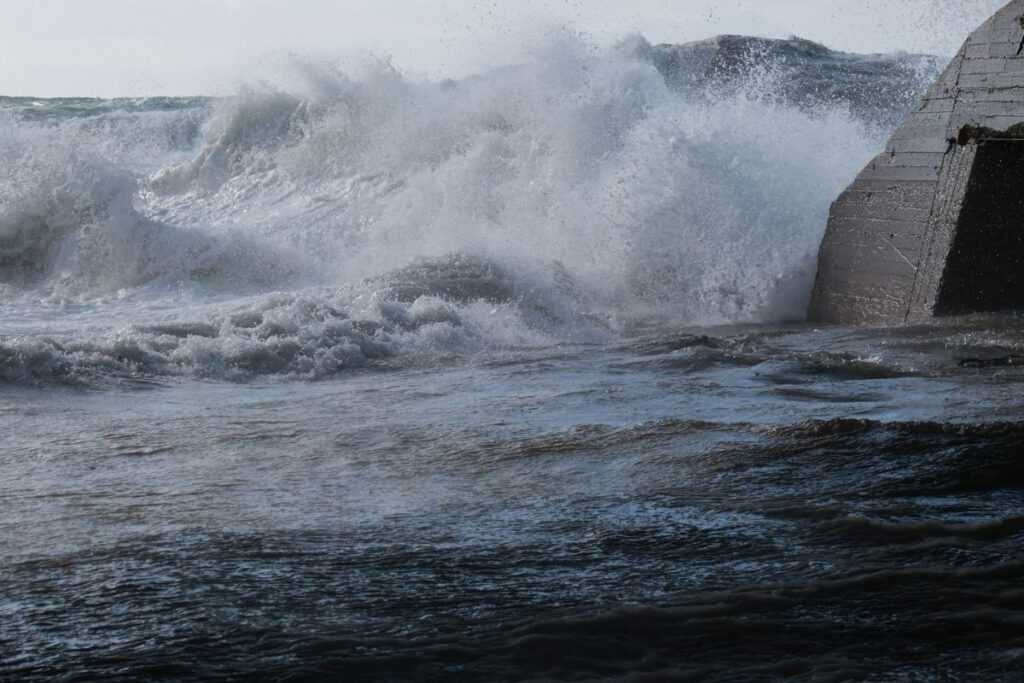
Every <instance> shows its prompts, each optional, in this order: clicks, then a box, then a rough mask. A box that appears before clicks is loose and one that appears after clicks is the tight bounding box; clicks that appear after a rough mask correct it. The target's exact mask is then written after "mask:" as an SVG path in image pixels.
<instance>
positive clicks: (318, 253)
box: [0, 36, 919, 378]
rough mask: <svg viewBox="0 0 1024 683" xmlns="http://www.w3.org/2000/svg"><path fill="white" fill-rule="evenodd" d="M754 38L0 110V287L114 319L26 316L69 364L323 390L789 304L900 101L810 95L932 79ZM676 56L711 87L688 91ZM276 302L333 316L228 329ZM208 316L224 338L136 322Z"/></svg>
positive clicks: (303, 68)
mask: <svg viewBox="0 0 1024 683" xmlns="http://www.w3.org/2000/svg"><path fill="white" fill-rule="evenodd" d="M745 40H747V41H748V42H747V43H742V42H741V43H740V44H739V45H738V46H737V45H735V44H733V43H728V44H726V48H722V44H719V45H718V46H717V47H716V48H715V49H717V50H719V53H716V54H718V55H719V57H721V54H726V55H727V56H729V58H730V60H731V61H729V62H728V64H730V65H731V66H730V67H729V68H728V69H722V68H720V66H715V67H714V68H711V67H709V66H708V64H711V65H712V66H714V65H715V64H719V62H721V59H720V58H719V57H716V59H718V62H716V61H714V59H712V60H711V62H708V59H709V58H708V49H707V46H703V47H701V46H698V47H699V48H700V49H698V50H696V51H694V52H692V54H691V53H688V52H687V51H686V49H684V48H677V49H676V52H675V53H673V55H674V56H673V57H672V60H674V61H672V60H667V58H666V57H665V55H666V54H667V52H666V50H668V48H666V47H664V46H658V47H651V46H649V45H646V44H645V43H643V41H642V39H639V42H637V41H632V42H626V43H623V44H622V45H620V46H618V47H617V48H615V49H611V50H595V49H593V48H592V47H590V46H588V45H586V44H584V43H582V42H581V41H579V40H577V39H574V38H566V37H564V36H563V37H560V38H557V39H553V40H551V41H550V42H549V43H548V44H546V45H545V46H544V48H543V49H540V50H538V51H537V52H536V53H535V54H534V56H533V58H532V59H531V61H529V62H526V63H523V64H521V65H518V66H515V67H507V68H503V69H499V70H495V71H492V72H488V73H484V74H480V75H478V76H473V77H469V78H465V79H463V80H460V81H445V82H440V83H430V82H422V81H413V80H409V79H407V78H405V77H404V76H403V75H402V74H401V73H399V72H397V71H396V70H395V69H393V68H392V67H391V66H390V65H389V64H388V63H387V62H374V63H371V64H369V65H368V66H367V67H366V68H364V69H363V70H362V71H361V72H359V73H358V74H349V73H343V72H340V71H337V70H335V69H332V68H329V67H325V66H323V65H322V64H321V65H312V64H308V65H294V66H293V69H294V71H295V72H296V77H295V79H294V81H293V83H292V84H291V85H290V87H289V88H268V87H262V88H254V89H250V90H248V91H246V92H243V93H241V94H239V95H238V96H236V97H233V98H226V99H220V100H203V99H192V100H154V101H152V102H146V101H141V102H140V101H120V102H107V103H101V102H93V103H92V104H88V103H83V102H81V101H71V100H69V101H62V100H55V101H47V102H42V103H36V102H31V103H27V102H24V101H14V100H9V101H4V103H3V107H0V108H2V109H3V110H4V113H3V115H4V116H5V117H6V120H7V121H8V125H7V126H5V131H6V132H5V135H4V138H3V139H2V141H0V142H2V147H0V149H2V150H3V153H4V156H5V162H6V163H5V164H4V171H3V172H2V174H0V184H2V186H3V190H4V191H3V194H2V199H0V282H2V286H3V288H4V289H3V292H4V296H5V297H6V298H7V299H8V300H10V301H14V300H21V301H25V302H31V301H37V302H47V301H48V302H50V305H62V304H61V302H76V305H81V306H90V305H95V304H96V303H97V302H106V303H104V304H103V305H104V306H113V308H114V309H116V310H117V311H119V312H118V313H116V314H112V315H109V316H107V317H106V318H105V320H106V321H107V322H106V323H105V324H106V325H109V327H106V328H101V329H100V330H96V329H93V331H92V333H91V335H92V336H91V337H90V339H88V340H82V339H76V333H75V332H74V331H73V330H66V329H64V330H61V334H60V335H53V334H52V332H54V331H53V330H49V329H35V328H34V327H33V326H32V325H28V324H25V325H23V326H22V327H23V328H25V329H27V331H28V332H29V333H30V334H43V333H46V334H50V337H48V338H49V339H51V340H54V341H55V343H57V344H58V346H52V347H50V346H48V347H47V349H49V350H47V353H51V352H52V353H54V354H57V357H62V358H65V359H66V358H70V357H72V356H74V354H78V355H77V356H74V357H76V358H78V361H76V362H75V363H72V364H71V365H70V366H68V367H70V368H71V369H69V370H67V372H66V373H64V374H68V375H75V374H76V373H77V372H78V369H82V368H84V369H85V370H87V372H86V374H87V375H91V374H92V372H93V371H94V370H96V369H97V368H101V367H103V366H104V363H105V362H106V361H103V362H102V363H101V362H99V361H96V362H93V360H89V359H94V360H95V359H96V358H103V359H109V358H113V359H114V361H115V362H116V363H119V364H120V367H121V368H122V370H123V371H126V372H131V373H142V374H147V373H157V374H164V373H168V372H171V373H179V372H184V373H186V374H200V375H206V376H214V377H225V378H245V377H249V376H252V375H260V374H271V375H284V376H302V377H318V376H325V375H330V374H332V373H333V372H336V371H338V370H339V369H340V368H343V367H345V368H347V367H359V366H361V364H362V363H363V362H367V361H373V359H375V358H380V357H383V356H389V357H390V356H395V355H397V356H406V355H408V354H412V355H413V356H415V355H416V354H418V353H420V352H421V351H424V350H429V351H431V352H436V353H440V354H442V355H445V354H450V353H454V354H456V355H461V354H463V353H466V352H473V351H475V350H479V349H483V348H488V347H496V346H501V345H504V344H527V345H529V344H538V343H539V344H547V343H557V342H559V341H584V340H593V339H597V338H601V337H602V336H605V335H608V334H618V333H620V332H623V331H626V332H628V331H629V330H630V329H631V328H633V327H634V326H635V325H636V324H638V323H640V322H645V321H646V322H650V321H657V320H661V321H667V322H672V323H677V324H678V323H682V324H712V323H723V322H772V321H783V320H797V319H800V318H802V315H803V311H804V309H805V306H806V301H807V297H808V293H809V291H810V285H811V281H812V279H813V275H814V268H815V255H816V254H815V252H816V245H817V244H818V242H819V240H820V236H821V234H822V231H823V227H824V224H825V220H826V217H827V210H828V205H829V202H830V201H831V199H832V198H833V197H834V196H835V195H836V194H837V193H838V191H839V190H840V189H841V188H842V187H843V186H844V184H845V183H846V182H847V181H848V180H849V178H850V177H852V175H853V174H854V173H855V172H856V170H857V169H858V168H860V167H861V166H862V165H863V164H864V162H865V161H866V160H867V159H868V158H869V157H870V155H871V154H872V153H873V151H874V150H875V148H876V147H877V146H878V143H879V140H881V139H882V138H884V135H885V134H886V132H887V131H886V128H885V125H886V124H885V122H886V121H887V120H888V119H889V118H891V115H892V112H893V111H894V110H896V109H899V110H902V108H904V107H905V106H906V103H905V101H903V100H900V101H891V99H888V100H887V99H886V97H889V95H887V94H886V93H887V92H888V91H887V90H885V88H882V89H881V90H878V91H877V92H872V91H866V90H863V89H859V90H858V89H856V88H853V89H851V88H847V89H846V90H836V91H835V92H832V91H829V92H824V91H822V90H821V88H820V87H819V86H818V85H815V84H820V83H821V82H827V80H828V78H827V77H826V76H827V74H828V73H831V72H830V71H829V69H832V68H834V66H835V62H836V61H837V60H839V61H841V62H842V63H843V64H844V65H845V68H847V70H849V69H851V68H853V67H851V65H854V66H857V65H859V66H858V67H857V68H863V69H874V70H876V71H877V70H879V69H880V70H881V73H882V74H883V76H884V77H879V78H878V79H877V80H878V82H879V83H882V84H883V85H886V87H888V88H889V89H890V90H891V89H892V88H893V87H896V86H894V85H893V84H894V83H898V84H899V87H900V88H903V89H906V88H907V87H909V86H908V85H907V83H911V84H913V85H914V86H915V87H917V86H919V84H918V83H917V82H916V81H915V80H914V78H915V76H914V75H913V74H914V73H916V72H914V71H913V69H912V68H911V67H912V66H913V64H910V66H908V63H910V62H912V60H910V58H908V57H906V56H894V57H893V58H891V59H884V58H880V57H871V58H857V57H853V56H849V55H837V53H829V52H828V51H827V50H824V48H820V46H818V48H820V49H817V50H809V48H808V44H806V41H803V42H800V41H790V42H786V41H782V42H778V43H770V44H769V43H765V41H758V40H754V39H745ZM723 44H724V43H723ZM766 45H768V46H769V47H771V48H772V49H773V50H775V51H776V52H774V53H773V52H771V50H767V48H766V47H765V46H766ZM723 49H727V50H728V52H726V53H723V52H722V50H723ZM776 53H777V54H776ZM779 54H781V55H782V56H783V57H784V58H780V57H779V56H778V55H779ZM686 60H691V61H690V62H687V61H686ZM702 60H703V61H702ZM858 60H859V61H858ZM686 68H688V69H689V71H687V73H690V74H691V75H693V74H698V75H699V76H700V78H697V77H696V76H694V77H692V78H689V80H686V81H685V83H684V82H682V81H680V77H679V74H680V73H682V71H683V70H685V69H686ZM890 72H892V73H890ZM823 74H825V75H824V76H823ZM885 74H889V75H888V76H886V75H885ZM893 74H895V75H893ZM801 78H803V81H799V79H801ZM851 78H852V77H851ZM794 79H797V81H799V82H795V81H794ZM801 84H803V86H804V87H803V88H802V89H801V87H799V86H800V85H801ZM809 92H811V93H813V92H816V93H817V96H816V97H810V96H809V95H807V93H809ZM794 93H797V95H799V94H800V93H803V95H799V96H797V95H794ZM37 105H38V106H37ZM40 107H41V108H42V109H43V110H44V111H45V112H46V113H47V115H46V116H41V115H40V113H39V112H38V111H37V110H39V109H40ZM410 269H411V270H410ZM417 269H418V270H417ZM411 272H418V273H419V274H418V275H417V276H416V277H417V278H418V281H417V282H418V283H417V284H416V286H415V287H414V288H413V289H414V291H416V292H417V297H415V298H409V297H406V298H404V299H403V298H402V297H401V296H399V293H400V292H403V291H404V292H406V293H408V291H410V290H408V288H406V289H404V290H403V289H402V287H401V286H398V285H400V284H401V283H402V282H403V280H407V279H408V277H409V274H410V273H411ZM453 281H457V282H458V291H459V295H458V296H453V295H452V290H451V288H450V285H451V283H452V282H453ZM495 292H499V293H500V296H499V295H496V294H495ZM282 293H285V294H282ZM288 293H290V294H288ZM281 296H286V298H287V297H291V298H292V299H294V300H296V301H298V300H308V301H311V302H312V303H311V304H310V305H311V306H312V307H313V308H314V309H317V308H318V307H319V308H320V309H325V308H330V309H331V310H334V311H335V312H336V315H335V314H332V316H330V317H332V319H336V321H337V324H338V325H339V326H340V327H339V328H338V329H337V330H335V331H334V332H330V333H323V334H321V332H323V330H321V327H322V326H323V325H325V324H326V323H325V321H324V319H323V317H322V316H321V317H320V318H318V317H317V316H316V315H314V316H312V317H309V316H307V315H306V314H305V313H301V312H296V311H299V309H296V311H293V312H292V313H289V314H288V315H293V314H294V316H295V317H294V320H293V323H292V324H290V325H285V326H283V327H281V328H280V329H279V330H278V332H277V333H275V334H269V333H262V332H261V333H257V332H253V330H255V329H257V328H258V327H259V326H255V327H250V328H247V327H245V326H239V325H234V324H232V323H231V322H230V321H231V320H232V319H234V318H237V316H238V315H240V314H239V309H240V308H241V309H245V310H248V311H249V312H251V313H252V315H254V316H256V317H259V315H261V314H262V313H261V311H263V310H264V309H267V310H273V309H276V308H277V307H278V304H277V303H276V302H279V301H281ZM419 299H422V301H420V300H419ZM117 301H123V302H124V305H122V306H120V307H118V305H117V304H116V303H111V302H117ZM90 302H92V303H90ZM40 305H44V304H42V303H41V304H40ZM436 306H441V307H442V308H444V310H445V311H447V312H445V313H444V314H443V315H434V318H436V319H432V322H429V323H428V324H427V323H425V324H420V323H409V321H410V320H417V319H418V318H417V315H418V313H417V312H416V311H418V310H420V309H431V308H432V307H436ZM300 309H301V310H305V309H304V308H302V307H300ZM288 310H290V309H288ZM438 310H440V309H438ZM243 312H244V311H243ZM432 315H433V314H432ZM197 316H198V317H197ZM304 316H305V317H304ZM36 317H37V318H39V317H42V316H36ZM195 322H201V323H202V324H204V325H210V326H212V329H214V330H216V334H211V335H193V334H184V335H177V336H176V335H171V336H170V338H169V339H165V337H167V335H158V334H156V333H155V332H153V331H152V328H151V326H152V325H153V324H154V323H160V324H165V323H169V324H175V325H182V324H184V325H186V327H187V325H191V324H192V323H195ZM332 324H333V323H332ZM44 328H45V326H44ZM342 328H344V329H345V330H348V331H340V330H342ZM332 329H334V328H332ZM314 330H316V332H315V333H314ZM97 333H98V334H99V336H98V337H97V336H96V335H97ZM69 342H73V343H72V344H71V346H68V345H67V344H68V343H69ZM4 343H5V344H7V347H6V348H8V350H10V348H13V347H12V346H11V344H13V341H11V340H10V339H8V340H7V341H5V342H4ZM18 343H19V344H26V343H27V344H29V345H31V344H32V343H34V342H32V341H31V340H29V341H25V340H24V339H22V340H20V341H18ZM123 343H127V344H128V345H129V346H131V347H132V348H140V349H141V348H145V349H147V351H146V353H145V354H141V355H138V354H132V353H122V352H120V351H117V349H118V348H121V347H120V346H119V344H123ZM246 345H255V347H254V349H253V350H252V351H251V352H245V353H241V352H239V351H238V350H239V349H240V348H242V347H245V346H246ZM296 345H297V346H296ZM256 347H258V348H256ZM69 348H73V349H78V350H77V351H75V352H74V353H72V352H69V351H67V349H69ZM246 348H247V347H246ZM61 349H64V350H63V351H62V350H61ZM111 349H114V350H111ZM302 349H305V350H302ZM367 349H371V351H369V352H368V351H367ZM267 353H269V354H271V355H273V356H274V357H273V358H265V359H263V360H259V357H260V356H261V354H267ZM62 354H63V355H62ZM332 354H334V355H336V356H337V358H338V359H340V360H338V361H337V362H335V361H333V360H331V359H330V357H331V356H332ZM30 355H31V354H30ZM45 355H46V354H44V356H45ZM136 357H137V358H139V359H141V360H132V359H133V358H136ZM254 359H256V360H254ZM296 359H298V360H296ZM303 359H312V360H309V361H308V362H307V361H306V360H303ZM321 361H323V362H321ZM12 363H13V365H12ZM7 367H8V371H7V372H6V373H5V374H6V376H8V377H11V376H14V375H19V376H20V374H19V373H22V372H23V369H19V368H21V365H18V364H17V363H15V362H14V361H10V362H8V364H7ZM47 367H51V366H47ZM59 367H65V366H59ZM11 368H14V369H11ZM25 372H28V373H29V375H31V372H30V371H27V370H26V371H25ZM50 372H51V371H50V370H47V373H50ZM61 372H64V371H61ZM58 374H61V373H58Z"/></svg>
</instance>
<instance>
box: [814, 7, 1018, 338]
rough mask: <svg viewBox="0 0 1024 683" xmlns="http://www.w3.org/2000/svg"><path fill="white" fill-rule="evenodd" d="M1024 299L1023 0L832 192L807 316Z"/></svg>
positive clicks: (894, 317) (976, 39) (984, 306)
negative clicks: (833, 196)
mask: <svg viewBox="0 0 1024 683" xmlns="http://www.w3.org/2000/svg"><path fill="white" fill-rule="evenodd" d="M1008 309H1024V0H1015V1H1014V2H1011V3H1010V4H1009V5H1007V6H1006V7H1004V8H1003V9H1002V10H1000V11H999V12H997V13H996V14H995V15H994V16H993V17H992V18H991V19H989V20H988V21H987V22H985V23H984V24H983V25H982V26H981V27H980V28H979V29H978V30H977V31H975V32H974V33H973V34H971V35H970V37H968V39H967V41H966V42H965V43H964V45H963V47H961V48H960V51H959V52H958V53H957V55H956V57H954V58H953V61H952V62H951V63H950V64H949V66H948V67H947V68H946V69H945V71H944V72H943V73H942V75H941V76H940V78H939V80H938V82H936V83H935V85H934V86H932V88H931V89H930V90H929V92H928V93H927V95H926V96H925V99H924V101H923V102H922V103H921V105H920V106H919V107H918V108H917V109H916V110H915V111H914V112H913V113H912V114H911V115H910V116H909V117H908V118H907V119H906V121H904V122H903V124H902V125H900V127H899V128H898V129H897V130H896V132H895V133H894V134H893V136H892V138H891V139H890V140H889V143H888V145H887V146H886V149H885V151H884V152H883V153H882V154H880V155H879V156H877V157H876V158H875V159H874V160H873V161H872V162H871V163H870V164H869V165H868V166H867V167H866V168H865V169H864V170H863V171H862V172H861V173H860V175H858V176H857V178H856V180H854V182H853V183H852V184H851V185H850V186H849V187H848V188H847V189H846V190H845V191H844V192H843V193H842V194H841V195H840V196H839V198H838V199H836V201H835V202H834V203H833V205H832V209H831V212H830V216H829V222H828V229H827V231H826V234H825V238H824V240H823V241H822V244H821V249H820V252H819V256H818V275H817V279H816V282H815V286H814V292H813V295H812V299H811V305H810V309H809V311H808V318H809V319H810V320H811V321H813V322H829V323H885V324H890V323H901V322H906V321H915V320H921V319H926V318H929V317H932V316H936V315H947V314H959V313H970V312H976V311H992V310H1008Z"/></svg>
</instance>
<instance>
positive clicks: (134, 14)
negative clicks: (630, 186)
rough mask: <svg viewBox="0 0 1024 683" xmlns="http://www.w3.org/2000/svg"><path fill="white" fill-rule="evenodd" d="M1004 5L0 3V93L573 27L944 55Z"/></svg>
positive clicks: (188, 80)
mask: <svg viewBox="0 0 1024 683" xmlns="http://www.w3.org/2000/svg"><path fill="white" fill-rule="evenodd" d="M1003 4H1005V0H674V1H670V0H589V1H588V0H519V1H518V2H507V1H497V0H333V1H332V0H0V94H2V95H35V96H58V95H65V96H72V95H83V96H103V97H111V96H118V95H155V94H176V95H183V94H206V93H209V94H224V93H227V92H231V91H233V90H234V89H235V88H237V87H238V85H239V83H241V82H244V81H246V80H247V79H254V80H258V78H259V76H258V71H259V70H260V69H261V68H265V67H266V65H267V64H269V63H272V62H273V60H274V59H276V58H278V57H277V56H280V55H287V54H298V55H310V54H312V55H320V56H328V57H329V58H331V59H338V60H345V59H359V58H365V56H367V55H377V56H381V55H386V56H390V58H391V59H392V61H393V63H394V64H395V66H397V67H398V68H400V69H401V70H402V71H403V72H405V73H408V74H409V75H411V76H413V77H427V78H440V77H447V76H451V77H458V76H462V75H465V74H467V73H472V72H477V71H481V70H484V69H487V68H490V67H494V66H498V65H501V64H504V63H513V62H516V61H521V60H522V59H524V57H525V55H528V54H529V51H530V49H531V46H532V45H535V44H536V43H537V42H538V36H543V35H544V34H549V33H551V32H552V31H554V30H561V29H565V28H568V29H569V30H571V31H573V32H575V33H578V34H580V35H582V36H584V37H585V39H586V40H588V41H590V42H592V43H593V44H595V45H607V44H613V43H615V42H617V41H618V40H620V39H621V38H623V37H625V36H627V35H630V34H636V33H639V34H642V35H644V36H645V37H646V38H648V40H650V41H651V42H655V43H657V42H684V41H688V40H696V39H700V38H706V37H709V36H712V35H716V34H719V33H743V34H749V35H764V36H771V37H785V36H788V35H799V36H802V37H805V38H810V39H813V40H817V41H820V42H823V43H825V44H827V45H829V46H830V47H834V48H837V49H842V50H848V51H858V52H891V51H894V50H899V49H903V50H908V51H917V52H930V53H933V54H942V55H952V53H953V52H955V51H956V49H957V47H958V46H959V45H960V43H961V42H962V41H963V39H964V37H966V35H967V33H968V32H969V31H970V30H971V29H973V28H974V27H975V26H977V25H978V24H980V23H981V22H982V21H984V20H985V19H986V18H987V17H988V16H989V15H990V14H992V13H993V12H994V11H995V10H996V9H998V8H999V7H1001V6H1002V5H1003Z"/></svg>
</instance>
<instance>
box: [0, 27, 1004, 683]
mask: <svg viewBox="0 0 1024 683" xmlns="http://www.w3.org/2000/svg"><path fill="white" fill-rule="evenodd" d="M934 67H935V64H934V60H927V59H923V58H917V57H913V56H908V55H895V56H890V57H857V56H850V55H837V54H835V53H830V52H828V51H827V50H824V48H821V47H820V46H814V45H813V44H808V43H805V42H803V41H796V40H794V41H787V42H781V43H778V42H765V41H754V40H749V39H739V38H728V39H721V40H719V41H714V42H709V43H701V44H697V45H691V46H681V47H670V46H655V47H652V46H650V45H647V44H646V43H643V41H632V42H628V43H625V44H624V45H623V46H621V47H620V48H619V49H617V50H615V51H612V52H610V53H607V54H606V53H596V52H594V51H593V50H590V49H588V48H586V47H585V46H580V45H578V44H576V43H574V42H572V41H566V42H563V43H559V44H554V45H552V46H550V48H549V49H548V50H547V52H545V53H543V54H541V55H540V56H539V57H538V59H537V60H536V61H535V62H531V63H529V64H525V65H524V66H522V67H517V68H514V69H508V70H503V71H500V72H496V73H490V74H483V75H481V76H478V77H474V78H471V79H467V80H465V81H460V82H458V83H444V84H423V83H410V82H407V81H405V80H403V79H402V77H401V76H400V75H399V74H396V73H393V72H392V71H390V70H388V69H386V68H380V67H374V68H370V69H368V70H367V73H365V74H360V75H351V74H339V73H334V72H329V71H324V70H313V69H306V70H305V71H304V76H303V78H305V80H306V82H307V85H306V86H302V87H301V88H298V90H299V92H291V91H288V92H276V91H274V92H262V91H260V92H251V93H248V94H246V95H243V96H240V97H238V98H233V99H230V100H224V101H221V100H206V99H194V100H146V101H110V102H99V101H87V100H60V101H32V100H10V99H8V100H0V109H2V110H3V113H2V116H3V117H4V118H3V126H2V127H0V154H2V155H3V157H2V158H3V161H4V163H3V164H2V165H0V186H2V188H3V194H2V195H0V276H2V277H0V295H2V297H3V298H2V302H3V306H2V307H0V425H2V428H3V434H4V436H3V448H2V449H0V503H2V515H0V565H2V566H0V677H2V678H10V679H32V678H37V679H53V678H62V677H63V678H67V679H69V680H79V679H80V680H89V679H93V678H99V677H103V678H122V679H141V678H153V677H163V678H170V679H185V680H189V679H211V678H225V679H237V678H243V677H250V676H262V677H266V678H274V679H278V678H294V679H299V680H301V679H306V678H324V677H328V676H333V677H347V678H353V679H385V680H387V679H400V680H478V679H488V680H509V679H523V678H540V679H594V678H609V679H617V678H630V677H632V678H636V679H640V680H645V679H651V680H654V679H687V678H690V679H700V678H714V679H723V680H742V681H747V680H762V679H779V678H787V677H796V678H802V679H815V680H843V679H858V680H860V679H865V680H886V681H888V680H915V681H917V680H959V679H965V678H974V679H978V678H982V679H987V680H1014V679H1015V677H1017V676H1018V675H1019V671H1020V670H1021V668H1022V667H1024V636H1022V635H1021V634H1022V632H1024V630H1022V619H1024V617H1022V615H1024V588H1022V586H1024V581H1022V579H1024V555H1022V553H1021V550H1020V548H1021V542H1022V540H1024V493H1022V489H1024V461H1022V460H1021V454H1022V453H1024V410H1022V409H1024V330H1022V328H1021V326H1020V323H1019V320H1017V319H1015V318H1012V317H1000V316H985V317H978V318H964V319H949V320H944V321H940V322H938V323H936V324H934V325H925V326H919V327H906V328H898V329H885V328H863V329H845V328H829V329H814V328H812V327H810V326H807V325H805V324H801V323H792V322H790V321H792V320H798V319H799V318H800V317H801V315H802V310H803V307H804V306H805V304H806V299H807V296H808V293H809V288H810V279H811V278H812V277H813V270H814V255H815V250H816V248H817V244H818V240H819V239H820V236H821V233H822V232H823V230H824V220H825V218H826V216H827V210H828V203H829V201H830V200H831V198H832V196H833V195H834V194H835V193H837V192H838V190H839V189H840V188H841V187H842V186H843V185H844V184H845V182H847V181H848V180H849V178H851V177H852V175H853V174H854V173H855V172H856V171H857V170H858V169H859V167H860V166H861V165H862V164H863V163H864V162H865V161H866V160H867V159H868V158H870V157H871V155H872V154H873V153H874V151H875V150H876V149H877V148H878V147H879V146H880V144H881V140H883V139H884V137H885V135H886V132H887V130H888V128H887V126H891V125H892V122H893V121H895V120H898V118H899V117H900V116H902V113H903V112H905V111H906V108H907V107H909V106H911V105H912V103H913V100H914V98H915V97H916V93H917V92H919V89H920V87H921V86H922V85H923V84H924V83H926V82H927V80H928V79H929V78H930V77H931V75H932V74H933V73H934ZM897 94H898V96H897Z"/></svg>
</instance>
